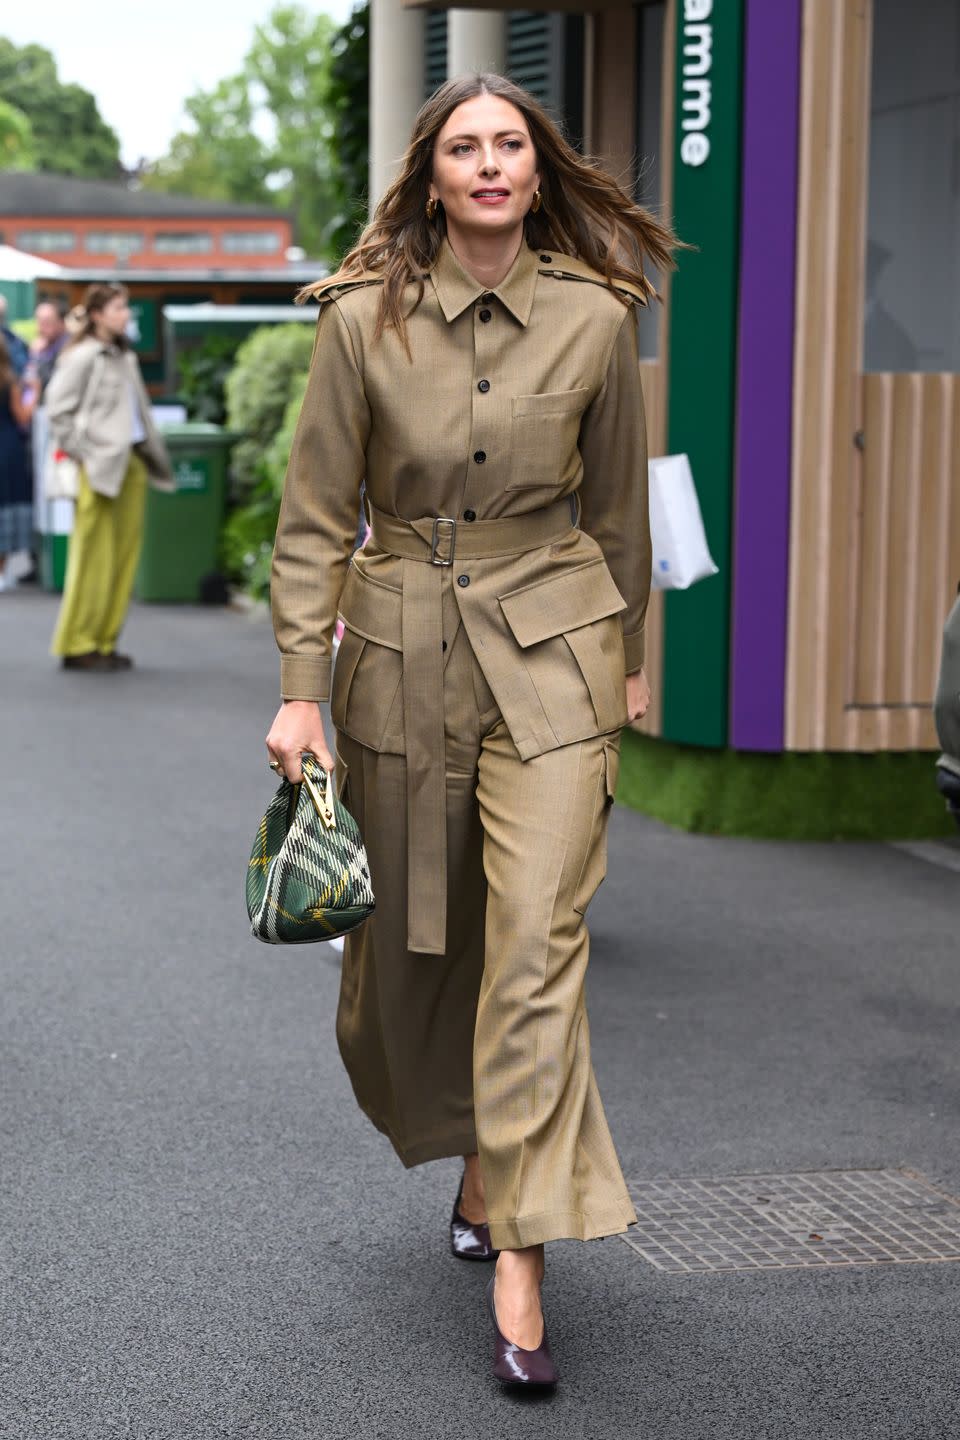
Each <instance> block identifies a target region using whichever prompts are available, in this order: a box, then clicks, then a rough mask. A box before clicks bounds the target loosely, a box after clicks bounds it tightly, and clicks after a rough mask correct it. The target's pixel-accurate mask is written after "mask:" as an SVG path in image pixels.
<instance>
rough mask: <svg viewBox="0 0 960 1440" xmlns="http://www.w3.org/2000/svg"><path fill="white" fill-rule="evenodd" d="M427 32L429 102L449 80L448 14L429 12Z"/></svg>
mask: <svg viewBox="0 0 960 1440" xmlns="http://www.w3.org/2000/svg"><path fill="white" fill-rule="evenodd" d="M424 31H425V39H424V46H425V53H424V71H425V94H424V97H423V98H424V99H425V100H429V98H430V96H431V95H432V94H433V92H434V91H435V90H439V89H440V86H441V85H442V84H443V82H444V81H445V80H446V78H447V12H446V10H428V11H427V19H426V25H425V27H424Z"/></svg>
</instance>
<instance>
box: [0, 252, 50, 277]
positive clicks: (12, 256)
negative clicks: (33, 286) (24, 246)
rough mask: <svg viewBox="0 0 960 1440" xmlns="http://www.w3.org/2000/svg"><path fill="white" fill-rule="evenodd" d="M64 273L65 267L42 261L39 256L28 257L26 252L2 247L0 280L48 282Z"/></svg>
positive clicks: (0, 253)
mask: <svg viewBox="0 0 960 1440" xmlns="http://www.w3.org/2000/svg"><path fill="white" fill-rule="evenodd" d="M62 273H63V266H62V265H55V264H54V262H53V261H52V260H41V258H40V256H39V255H28V254H27V252H26V250H15V249H14V248H13V246H12V245H0V280H48V279H52V278H53V277H54V276H55V275H61V274H62Z"/></svg>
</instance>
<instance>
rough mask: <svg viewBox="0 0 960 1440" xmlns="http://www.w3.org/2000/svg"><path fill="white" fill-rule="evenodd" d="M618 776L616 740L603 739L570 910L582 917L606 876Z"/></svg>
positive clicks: (618, 750) (618, 761)
mask: <svg viewBox="0 0 960 1440" xmlns="http://www.w3.org/2000/svg"><path fill="white" fill-rule="evenodd" d="M619 773H620V737H619V735H618V736H617V738H616V739H612V740H605V741H604V742H603V752H602V756H601V763H600V774H599V775H598V777H597V788H596V791H595V800H594V813H593V829H592V831H591V834H590V843H589V848H588V850H587V855H586V859H585V860H584V862H583V867H582V869H581V871H580V878H579V880H578V881H577V888H576V891H575V892H574V900H573V908H574V910H577V911H578V912H579V913H580V914H581V915H586V913H587V906H588V905H589V904H590V901H591V900H592V899H593V897H594V895H596V893H597V891H598V890H599V889H600V886H601V884H602V882H603V880H604V877H605V876H606V873H607V830H608V827H609V824H610V811H611V810H612V809H613V801H614V796H615V795H616V790H617V776H618V775H619Z"/></svg>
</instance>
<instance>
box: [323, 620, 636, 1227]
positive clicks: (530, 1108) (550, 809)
mask: <svg viewBox="0 0 960 1440" xmlns="http://www.w3.org/2000/svg"><path fill="white" fill-rule="evenodd" d="M444 632H445V633H449V632H448V630H447V627H446V625H445V626H444ZM446 661H447V663H446V668H445V672H444V714H445V730H446V755H445V766H446V790H447V846H448V857H447V876H448V886H449V892H448V902H447V915H448V920H447V948H446V953H445V954H444V955H423V954H415V953H413V952H410V951H408V950H407V949H406V936H407V873H406V871H407V861H406V856H407V836H406V813H407V809H406V786H405V761H404V757H403V756H402V755H393V754H381V753H377V752H376V751H374V750H371V749H369V748H367V747H365V746H362V745H359V744H357V743H356V742H355V741H354V740H352V739H350V737H349V736H347V735H345V734H343V733H338V736H337V749H338V768H339V783H340V785H341V793H342V794H343V796H344V799H345V800H346V802H347V804H348V805H349V807H350V809H351V810H352V812H353V814H354V815H355V816H356V819H357V821H358V823H359V825H360V829H361V831H362V833H363V836H364V840H365V842H366V846H367V852H368V856H369V859H370V866H371V872H372V876H373V885H374V892H375V894H376V897H377V909H376V913H375V914H374V916H373V917H372V918H371V920H369V921H368V922H367V924H366V925H364V926H363V927H362V928H361V929H360V930H359V931H357V932H355V933H354V934H352V935H349V936H348V937H347V941H346V946H345V951H344V965H343V978H342V985H341V992H340V1004H339V1010H338V1015H337V1038H338V1041H339V1045H340V1051H341V1054H342V1056H343V1059H344V1063H345V1064H346V1067H347V1070H348V1072H349V1075H350V1078H351V1081H352V1083H353V1087H354V1091H355V1093H356V1096H357V1100H358V1101H359V1103H360V1106H361V1108H362V1109H363V1110H364V1111H365V1112H366V1114H367V1115H368V1116H369V1117H370V1119H371V1120H372V1121H373V1123H374V1124H375V1125H376V1126H377V1128H378V1129H380V1130H382V1131H383V1132H384V1133H385V1134H386V1135H388V1136H389V1138H390V1140H391V1141H392V1143H393V1145H394V1148H395V1149H396V1151H397V1153H398V1155H399V1156H400V1158H401V1160H402V1161H403V1162H404V1164H405V1165H417V1164H420V1163H421V1162H423V1161H426V1160H434V1159H439V1158H440V1157H442V1156H447V1155H467V1154H472V1153H473V1152H474V1151H479V1155H480V1164H481V1169H482V1172H483V1180H484V1188H485V1191H486V1202H487V1212H488V1215H489V1219H490V1233H491V1238H492V1240H493V1244H494V1245H495V1246H496V1247H497V1248H499V1249H516V1248H519V1247H521V1246H525V1245H536V1244H539V1243H541V1242H542V1241H546V1240H557V1239H563V1238H573V1239H579V1240H589V1239H593V1238H595V1237H597V1236H600V1235H611V1234H615V1233H617V1232H619V1231H623V1230H625V1229H626V1228H627V1226H628V1225H629V1224H631V1223H632V1222H634V1221H635V1220H636V1216H635V1214H634V1211H633V1208H632V1206H631V1203H630V1199H629V1196H628V1194H627V1190H626V1186H625V1185H624V1181H623V1176H622V1174H621V1172H620V1166H619V1163H618V1161H617V1156H616V1152H615V1150H614V1147H613V1142H612V1140H611V1138H610V1132H609V1129H608V1128H607V1122H606V1118H605V1116H604V1113H603V1106H602V1104H601V1101H600V1095H599V1092H598V1090H597V1083H596V1080H595V1078H594V1074H593V1067H592V1065H591V1063H590V1035H589V1028H588V1024H587V1013H586V1007H585V1002H584V978H585V974H586V968H587V957H588V952H589V937H588V935H587V928H586V923H585V920H584V912H585V910H586V908H587V905H588V904H589V901H590V899H591V897H592V895H593V893H594V891H595V890H596V888H597V886H598V885H599V883H600V881H601V880H602V878H603V874H604V871H605V868H606V831H607V818H608V812H609V807H610V803H611V801H612V796H613V789H614V783H615V779H616V768H617V762H618V744H619V736H618V735H606V736H600V737H598V738H594V739H589V740H584V741H581V742H579V743H577V744H572V745H565V746H563V747H562V748H561V749H558V750H552V751H550V752H548V753H547V754H545V755H541V756H538V757H536V758H534V759H531V760H526V761H522V760H521V759H520V756H519V755H518V753H517V751H516V749H515V747H514V745H513V742H512V740H511V738H510V736H509V734H508V732H507V729H506V726H505V725H504V723H503V720H502V718H501V716H500V712H499V710H498V708H497V705H496V702H495V701H494V698H493V696H492V694H491V693H490V690H489V689H488V687H487V684H486V681H485V679H484V677H483V673H482V671H481V670H480V667H479V665H478V664H477V662H476V659H475V656H474V653H473V650H472V648H471V646H470V642H469V640H468V638H467V635H466V632H465V631H464V629H463V627H462V626H459V628H457V630H456V634H455V637H454V638H453V639H452V641H451V642H448V654H447V656H446ZM440 759H441V757H438V762H439V761H440Z"/></svg>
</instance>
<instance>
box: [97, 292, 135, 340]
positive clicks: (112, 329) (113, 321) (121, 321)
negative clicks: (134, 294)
mask: <svg viewBox="0 0 960 1440" xmlns="http://www.w3.org/2000/svg"><path fill="white" fill-rule="evenodd" d="M94 319H95V321H96V324H97V328H98V330H100V331H101V332H102V333H103V334H104V335H106V336H107V337H109V338H110V339H111V340H119V338H120V336H121V335H122V334H123V333H124V332H125V330H126V328H127V325H128V324H129V322H130V306H129V305H128V303H127V300H126V297H125V296H123V295H114V297H113V299H112V300H108V301H107V303H106V305H104V307H103V309H102V310H101V311H100V313H99V314H98V315H95V316H94Z"/></svg>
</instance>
